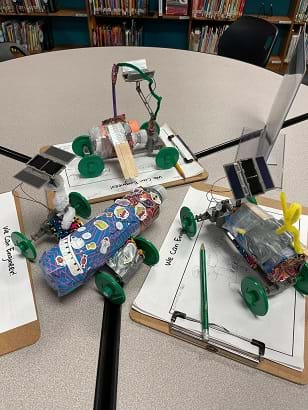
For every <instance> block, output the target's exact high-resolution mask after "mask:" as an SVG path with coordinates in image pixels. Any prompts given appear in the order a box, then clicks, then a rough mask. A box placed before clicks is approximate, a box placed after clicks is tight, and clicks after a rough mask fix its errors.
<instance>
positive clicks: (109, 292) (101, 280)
mask: <svg viewBox="0 0 308 410" xmlns="http://www.w3.org/2000/svg"><path fill="white" fill-rule="evenodd" d="M95 284H96V287H97V289H98V290H99V292H100V293H101V294H102V295H103V296H105V298H107V299H109V300H110V302H112V303H115V304H117V305H121V304H122V303H124V302H125V299H126V296H125V292H124V289H123V288H122V286H121V285H120V284H119V282H117V280H116V279H115V278H114V277H113V276H112V275H110V274H109V273H106V272H103V271H102V272H97V274H96V275H95Z"/></svg>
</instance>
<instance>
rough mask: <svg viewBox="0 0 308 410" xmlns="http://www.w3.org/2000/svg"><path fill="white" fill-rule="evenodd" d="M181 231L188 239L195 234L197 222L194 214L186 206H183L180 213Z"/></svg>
mask: <svg viewBox="0 0 308 410" xmlns="http://www.w3.org/2000/svg"><path fill="white" fill-rule="evenodd" d="M180 219H181V225H182V230H183V231H184V233H186V235H187V236H188V237H189V238H193V237H194V236H195V235H196V233H197V222H196V219H195V217H194V214H193V213H192V212H191V210H190V209H189V208H188V207H187V206H183V207H182V208H181V211H180Z"/></svg>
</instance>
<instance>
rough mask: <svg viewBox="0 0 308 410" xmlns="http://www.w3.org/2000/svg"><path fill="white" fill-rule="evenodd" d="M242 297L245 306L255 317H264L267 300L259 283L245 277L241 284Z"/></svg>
mask: <svg viewBox="0 0 308 410" xmlns="http://www.w3.org/2000/svg"><path fill="white" fill-rule="evenodd" d="M241 290H242V296H243V299H244V300H245V303H246V305H247V306H248V307H249V309H250V310H251V311H252V313H253V314H254V315H256V316H264V315H266V313H267V312H268V298H267V294H266V292H265V289H264V287H263V286H262V285H261V283H260V282H259V281H258V280H257V279H255V278H253V277H250V276H247V277H246V278H244V279H243V280H242V283H241Z"/></svg>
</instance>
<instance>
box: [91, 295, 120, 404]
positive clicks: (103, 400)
mask: <svg viewBox="0 0 308 410" xmlns="http://www.w3.org/2000/svg"><path fill="white" fill-rule="evenodd" d="M121 309H122V305H121V304H119V305H118V304H115V303H112V302H110V301H109V300H108V299H107V298H105V299H104V314H103V323H102V331H101V341H100V348H99V357H98V365H97V376H96V387H95V398H94V410H115V409H116V403H117V385H118V367H119V349H120V331H121Z"/></svg>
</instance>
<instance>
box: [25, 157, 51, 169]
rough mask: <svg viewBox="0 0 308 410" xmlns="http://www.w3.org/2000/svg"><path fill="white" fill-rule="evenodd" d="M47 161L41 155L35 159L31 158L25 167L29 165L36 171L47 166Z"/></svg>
mask: <svg viewBox="0 0 308 410" xmlns="http://www.w3.org/2000/svg"><path fill="white" fill-rule="evenodd" d="M48 161H49V159H48V158H44V157H42V156H41V155H36V156H35V157H33V158H32V159H31V160H30V161H29V162H28V164H27V165H31V167H34V168H36V169H38V170H40V169H42V168H43V166H44V165H46V164H47V162H48Z"/></svg>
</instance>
